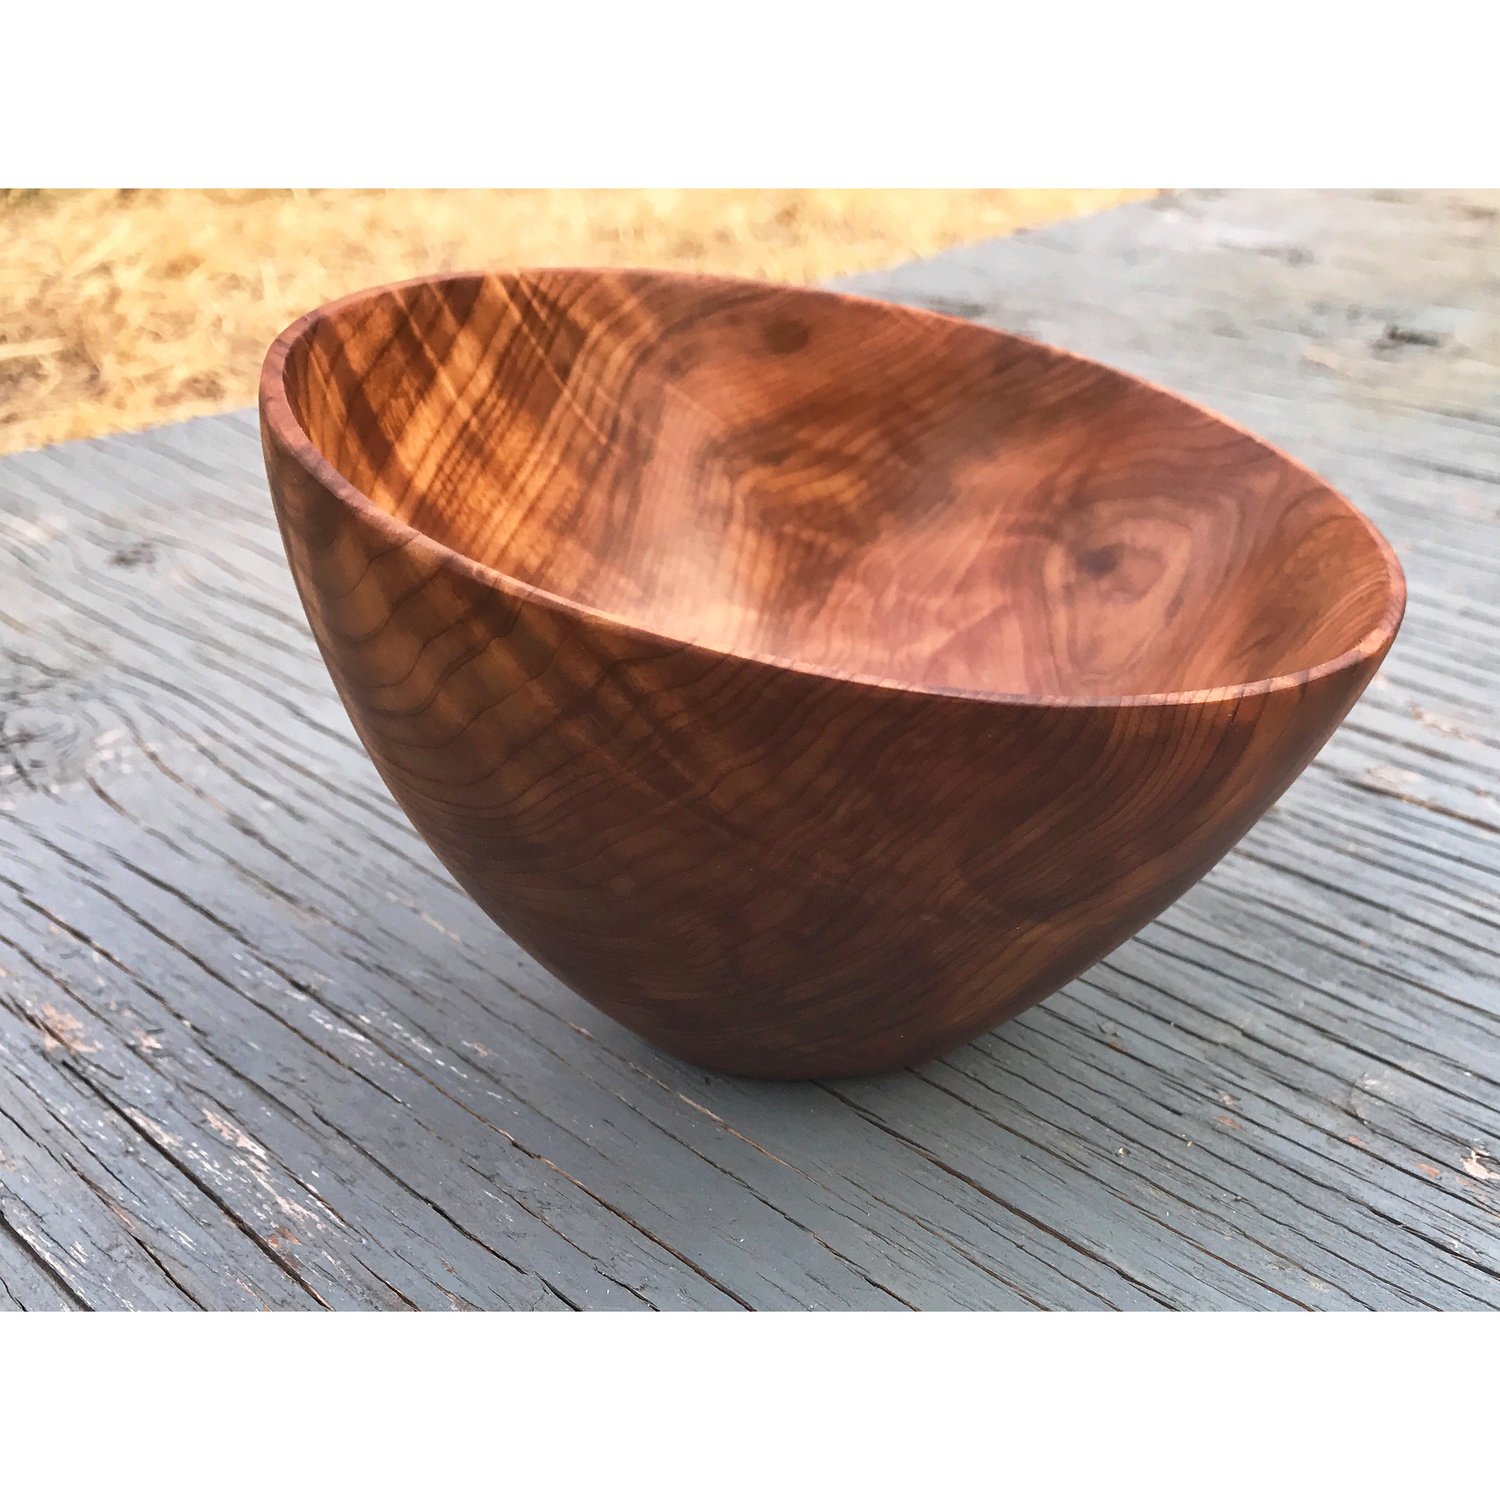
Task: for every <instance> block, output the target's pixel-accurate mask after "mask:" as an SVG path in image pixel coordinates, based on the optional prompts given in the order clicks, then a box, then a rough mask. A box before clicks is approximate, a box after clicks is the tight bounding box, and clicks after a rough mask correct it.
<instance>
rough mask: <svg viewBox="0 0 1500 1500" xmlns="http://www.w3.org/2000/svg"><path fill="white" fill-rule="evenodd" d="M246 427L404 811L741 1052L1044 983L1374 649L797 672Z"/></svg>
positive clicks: (1224, 811)
mask: <svg viewBox="0 0 1500 1500" xmlns="http://www.w3.org/2000/svg"><path fill="white" fill-rule="evenodd" d="M263 433H264V437H265V453H266V463H267V470H268V473H269V477H270V483H271V490H272V494H273V497H274V500H275V505H276V511H277V516H278V519H279V522H280V526H281V531H282V536H283V540H284V542H285V545H286V552H287V557H288V559H289V561H290V564H291V569H292V572H293V575H294V576H295V579H296V583H297V587H298V589H299V592H300V594H301V597H302V601H303V604H304V606H305V608H306V611H307V616H308V620H309V622H310V624H311V626H312V630H313V633H314V635H315V637H316V639H317V642H318V645H319V647H320V649H321V650H322V653H323V657H324V659H325V661H326V662H327V665H328V669H329V672H330V673H331V675H332V677H333V680H334V683H335V684H336V686H337V688H338V690H339V693H340V695H341V696H342V698H343V701H344V704H345V706H346V708H347V709H348V712H349V715H350V717H351V719H352V720H353V723H354V726H355V728H356V730H357V731H358V733H359V736H360V738H361V740H362V741H363V743H364V745H365V747H366V749H367V750H368V752H369V754H370V756H371V757H372V759H373V760H374V762H375V764H376V766H377V768H378V769H379V771H380V774H381V775H382V776H383V777H384V779H385V781H386V784H387V785H388V786H389V788H390V790H391V792H392V794H393V795H394V796H395V798H396V800H397V801H398V802H399V803H400V805H401V806H402V808H403V809H404V810H405V811H406V813H407V815H408V816H409V817H410V819H411V821H412V822H413V824H415V826H416V827H417V829H418V830H419V831H420V832H421V833H422V834H423V836H424V837H425V838H426V839H427V841H428V843H429V844H430V845H431V846H432V848H433V850H434V851H435V852H436V854H437V855H438V857H439V858H440V859H441V860H442V861H443V863H444V864H445V865H446V866H447V868H448V869H449V870H450V871H451V872H452V873H453V875H454V876H455V877H456V878H457V879H458V881H459V882H460V883H461V884H462V885H463V887H464V888H465V889H466V890H467V891H468V892H469V893H470V894H471V895H472V896H473V897H474V899H475V900H476V901H477V902H478V903H479V904H480V905H481V906H482V907H483V908H484V910H485V911H486V912H488V913H489V915H490V916H491V917H493V918H494V920H495V921H496V922H497V923H499V925H500V926H501V927H503V928H504V929H505V931H506V932H508V933H509V934H510V935H511V936H512V937H513V938H514V939H515V940H516V941H517V942H518V943H519V944H520V945H521V946H522V947H524V948H525V949H526V950H527V951H528V952H530V953H531V954H532V955H533V956H534V957H535V958H536V959H537V960H538V961H539V962H541V963H542V964H544V965H545V966H546V967H547V968H548V969H550V970H551V971H552V972H553V973H555V974H556V975H557V976H558V977H559V978H561V979H562V980H563V981H564V982H565V983H567V984H568V985H570V986H571V987H573V988H574V989H575V990H577V992H578V993H579V994H581V995H582V996H583V997H584V998H585V999H587V1000H589V1001H590V1002H592V1003H593V1004H594V1005H596V1006H597V1007H598V1008H599V1009H600V1010H602V1011H604V1012H606V1013H607V1014H609V1015H610V1016H613V1017H614V1018H615V1019H616V1020H618V1021H620V1022H621V1023H623V1024H624V1025H626V1026H628V1027H630V1028H632V1029H633V1030H635V1031H637V1032H639V1033H640V1034H641V1035H643V1036H644V1037H646V1038H648V1039H649V1040H651V1041H652V1042H653V1043H655V1044H657V1045H659V1046H661V1047H663V1048H665V1049H666V1050H668V1051H670V1052H673V1053H675V1054H677V1055H678V1056H680V1057H683V1058H685V1059H687V1060H689V1061H692V1062H694V1063H698V1064H702V1065H704V1066H708V1067H712V1068H717V1069H722V1070H725V1071H729V1072H737V1073H745V1074H754V1075H761V1076H771V1077H783V1078H793V1077H830V1076H837V1075H843V1074H851V1073H864V1072H872V1071H880V1070H884V1069H890V1068H896V1067H901V1066H905V1065H908V1064H911V1063H915V1062H919V1061H922V1060H924V1059H926V1058H930V1057H932V1056H934V1055H936V1054H939V1053H941V1052H943V1051H945V1050H947V1049H950V1048H952V1047H954V1046H956V1045H957V1044H959V1043H961V1042H963V1041H966V1040H968V1039H970V1038H972V1037H973V1036H975V1035H977V1034H979V1033H981V1032H983V1031H986V1030H988V1029H990V1028H992V1027H993V1026H995V1025H996V1024H998V1023H999V1022H1001V1021H1003V1020H1005V1019H1006V1018H1007V1017H1009V1016H1012V1015H1014V1014H1015V1013H1016V1012H1018V1011H1020V1010H1022V1009H1024V1008H1025V1007H1026V1006H1028V1005H1030V1004H1032V1003H1033V1002H1035V1001H1037V1000H1040V999H1043V998H1044V997H1045V996H1047V995H1048V994H1050V993H1052V992H1053V991H1054V990H1055V989H1057V988H1058V987H1059V986H1060V985H1062V984H1064V983H1066V982H1067V981H1068V980H1069V979H1070V978H1072V977H1073V976H1074V975H1076V974H1078V973H1079V972H1080V971H1082V970H1083V969H1084V968H1086V967H1087V966H1088V965H1090V964H1091V963H1093V962H1095V961H1096V960H1097V959H1099V958H1101V957H1102V956H1103V955H1104V954H1106V953H1107V952H1109V951H1110V950H1111V949H1112V948H1114V947H1115V946H1116V945H1117V944H1119V943H1120V942H1122V941H1123V940H1124V939H1125V938H1127V937H1129V936H1130V935H1131V934H1132V933H1133V932H1135V931H1136V930H1137V929H1138V928H1139V927H1141V926H1142V925H1143V924H1144V923H1145V922H1147V921H1148V920H1150V919H1151V918H1152V917H1153V916H1154V915H1155V914H1156V913H1157V912H1159V911H1160V910H1161V909H1162V908H1163V907H1165V906H1166V905H1168V904H1169V903H1170V902H1171V901H1173V900H1175V899H1176V897H1177V896H1178V895H1180V894H1181V893H1182V892H1183V891H1184V890H1185V889H1186V888H1187V887H1188V886H1189V885H1191V884H1192V883H1193V882H1194V881H1195V880H1197V879H1198V878H1199V877H1200V876H1202V875H1203V874H1204V873H1205V872H1206V871H1207V870H1208V869H1209V868H1210V867H1211V866H1212V865H1213V864H1214V863H1215V862H1216V861H1217V860H1218V859H1219V858H1220V857H1221V856H1222V855H1223V854H1224V853H1225V852H1226V850H1228V849H1229V848H1230V846H1231V845H1233V844H1234V842H1235V841H1236V840H1237V839H1239V838H1240V837H1241V835H1243V834H1244V833H1245V831H1246V830H1247V829H1248V828H1249V827H1250V826H1251V824H1252V823H1254V821H1255V820H1256V819H1257V818H1258V817H1259V816H1260V814H1261V813H1262V812H1263V811H1264V810H1265V809H1266V808H1267V807H1268V806H1269V805H1270V804H1271V803H1272V802H1273V801H1274V800H1275V799H1276V798H1277V797H1278V796H1279V795H1280V794H1281V793H1282V791H1284V790H1285V788H1286V787H1287V786H1288V785H1289V784H1290V783H1291V781H1292V780H1293V779H1294V778H1295V777H1296V776H1297V775H1298V773H1299V772H1300V771H1301V770H1302V769H1303V767H1304V766H1305V765H1306V764H1307V762H1308V761H1309V760H1310V759H1311V757H1312V756H1313V755H1314V754H1315V753H1316V751H1317V750H1318V748H1319V747H1320V746H1321V745H1322V743H1323V742H1324V740H1325V739H1326V738H1327V736H1328V735H1329V734H1330V733H1331V732H1332V730H1333V729H1334V728H1335V727H1336V726H1337V724H1338V723H1339V721H1340V720H1341V719H1342V718H1343V717H1344V715H1345V714H1346V713H1347V712H1348V710H1349V708H1350V707H1351V706H1352V705H1353V703H1354V701H1355V700H1356V699H1357V698H1358V696H1359V694H1360V692H1361V691H1362V690H1363V689H1364V687H1365V685H1366V683H1367V682H1368V681H1369V679H1370V677H1371V676H1372V675H1373V673H1374V671H1375V670H1376V668H1377V667H1378V665H1379V660H1380V658H1379V656H1378V655H1376V656H1371V657H1366V658H1362V659H1360V660H1357V661H1353V662H1350V663H1349V664H1348V665H1346V666H1343V667H1341V668H1338V669H1337V670H1333V671H1330V672H1327V673H1325V674H1323V675H1319V676H1313V677H1310V678H1309V679H1307V680H1305V681H1295V682H1288V683H1284V684H1281V685H1278V686H1277V687H1275V688H1274V689H1272V690H1260V691H1254V692H1250V693H1247V694H1245V695H1243V696H1239V697H1235V696H1224V695H1211V694H1204V695H1202V701H1181V700H1180V699H1179V700H1177V701H1167V702H1161V703H1153V702H1149V701H1141V700H1136V701H1134V702H1128V703H1122V704H1117V705H1113V706H1111V705H1110V704H1108V703H1101V704H1097V705H1087V706H1080V705H1076V704H1073V705H1058V704H1054V705H1048V704H1047V703H1045V702H1029V701H998V700H994V699H987V698H983V697H975V696H958V695H940V694H927V693H921V692H916V691H911V690H908V689H903V688H899V687H894V686H893V687H883V686H879V685H874V684H870V683H861V682H851V681H847V680H839V679H836V678H830V677H824V676H819V675H815V674H812V673H808V672H805V671H800V670H797V669H794V668H787V667H780V666H776V665H774V664H769V663H766V662H761V661H753V660H745V659H741V658H736V657H733V656H727V655H724V654H721V653H718V652H714V651H709V650H705V649H701V648H698V647H695V646H691V645H686V644H678V643H673V642H669V641H664V640H662V639H660V638H658V637H654V636H651V635H650V634H648V633H645V632H642V631H639V630H634V629H631V628H629V627H627V626H624V625H617V624H612V623H611V622H610V621H608V620H607V619H601V618H600V617H598V616H591V615H588V614H585V613H582V612H579V611H577V610H574V609H571V608H570V607H568V606H567V605H566V604H565V603H562V602H560V601H557V600H555V599H552V598H550V597H549V596H546V595H543V594H539V593H537V592H536V591H534V590H530V589H526V588H524V587H522V586H517V585H513V584H510V583H508V582H507V581H506V580H504V579H502V578H500V577H499V576H498V575H495V574H493V573H490V572H488V571H487V570H485V569H482V568H479V567H477V566H476V565H474V564H472V563H470V562H467V561H466V560H465V559H463V558H460V557H458V556H456V555H455V554H453V553H451V552H449V551H448V550H447V549H445V548H443V547H441V546H439V545H438V544H436V543H434V542H432V541H430V540H429V539H427V538H425V537H422V536H420V535H417V534H415V533H409V532H402V531H401V529H400V528H396V527H395V526H394V525H393V523H391V522H390V521H389V519H388V518H386V517H383V516H381V515H380V514H378V513H376V512H375V511H374V510H373V508H371V507H369V506H368V505H367V504H361V503H355V502H352V501H351V499H350V497H349V495H348V494H346V493H342V492H341V489H340V484H339V482H338V481H337V478H336V476H333V475H332V473H331V471H328V472H327V473H323V472H321V471H320V470H319V469H318V468H317V466H311V465H309V464H307V463H306V461H305V458H304V456H303V455H301V454H298V453H294V452H291V451H289V450H288V449H287V448H286V447H285V446H284V444H283V443H282V441H281V440H280V439H279V438H278V437H277V435H276V432H275V430H274V428H273V426H272V425H271V424H269V423H265V422H264V421H263Z"/></svg>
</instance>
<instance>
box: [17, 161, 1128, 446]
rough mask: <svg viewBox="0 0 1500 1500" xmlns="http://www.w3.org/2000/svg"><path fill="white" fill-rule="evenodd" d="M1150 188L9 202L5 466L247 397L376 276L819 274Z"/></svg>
mask: <svg viewBox="0 0 1500 1500" xmlns="http://www.w3.org/2000/svg"><path fill="white" fill-rule="evenodd" d="M1144 191H1146V190H1133V191H1132V190H1120V189H1110V188H1060V189H1047V190H1042V189H973V190H969V191H962V192H943V191H918V190H906V189H899V190H896V189H893V190H889V191H863V190H853V189H847V190H846V189H824V190H818V191H811V190H801V189H787V190H779V191H751V190H741V189H726V190H723V191H707V190H662V189H652V190H620V191H581V190H571V189H570V190H557V191H535V190H496V191H486V192H442V191H411V192H407V191H401V192H382V191H367V192H344V191H329V192H290V191H286V192H238V191H236V192H183V191H171V192H167V191H160V192H159V191H141V192H120V191H115V190H99V191H87V192H43V193H18V192H15V191H10V192H0V453H4V452H12V451H15V450H17V449H21V448H31V447H36V446H39V445H40V444H43V443H51V442H58V441H61V440H63V439H65V438H76V437H88V436H92V435H95V434H98V433H103V432H115V431H120V430H122V429H129V428H136V427H146V426H151V425H153V424H155V423H158V422H165V421H171V420H174V419H176V418H179V417H186V416H192V415H196V414H198V413H201V412H211V411H221V410H224V409H227V408H229V407H234V406H242V405H246V404H248V403H249V402H250V401H252V400H253V399H254V392H255V380H256V376H257V373H258V371H259V368H260V360H261V356H262V354H263V353H264V351H265V348H266V345H267V344H268V343H269V342H270V340H271V339H272V338H274V337H275V335H276V334H277V333H278V332H279V331H280V329H281V328H283V327H284V326H285V325H286V324H287V323H289V322H290V321H291V320H292V319H293V318H295V317H296V316H297V315H298V314H300V313H302V312H305V311H306V310H307V309H308V308H310V307H315V306H317V305H318V304H319V303H321V302H326V301H328V300H329V299H330V298H332V297H335V296H338V295H340V294H342V293H344V292H348V291H354V290H356V289H358V288H359V287H362V286H368V285H371V284H373V283H376V282H381V281H390V280H395V279H398V278H400V277H404V276H413V275H418V274H420V273H422V272H426V271H439V270H446V269H455V268H459V267H475V266H486V265H506V264H509V265H527V264H532V265H536V264H543V265H545V264H556V265H570V264H571V265H588V264H611V265H653V266H673V267H684V268H688V267H691V268H697V269H705V270H716V271H723V272H728V273H733V274H739V275H747V276H764V277H770V278H773V279H776V280H780V281H797V282H814V281H821V280H825V279H827V278H829V277H833V276H838V275H842V274H847V273H850V272H853V271H860V270H867V269H870V268H873V267H877V266H881V265H887V264H891V263H894V262H897V261H901V260H906V259H909V258H911V257H912V256H916V255H924V254H929V253H931V252H933V251H936V250H940V249H942V248H944V247H945V246H947V245H951V244H955V243H958V242H960V241H964V240H976V239H982V238H985V237H986V236H990V235H996V234H1005V233H1007V232H1009V231H1010V230H1013V229H1017V228H1020V227H1022V226H1024V225H1029V224H1038V223H1045V222H1047V221H1049V220H1053V219H1059V218H1066V217H1068V216H1070V215H1073V214H1078V213H1085V212H1088V211H1091V210H1093V209H1097V208H1102V207H1105V206H1107V205H1109V204H1112V203H1117V202H1121V201H1123V200H1124V199H1127V198H1131V197H1138V196H1142V195H1143V193H1144Z"/></svg>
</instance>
